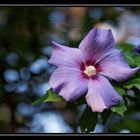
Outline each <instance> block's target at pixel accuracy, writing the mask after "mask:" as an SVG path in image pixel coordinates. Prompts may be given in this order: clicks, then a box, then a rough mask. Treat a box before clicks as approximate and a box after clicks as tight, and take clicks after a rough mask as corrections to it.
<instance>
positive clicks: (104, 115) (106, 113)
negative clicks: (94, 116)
mask: <svg viewBox="0 0 140 140" xmlns="http://www.w3.org/2000/svg"><path fill="white" fill-rule="evenodd" d="M110 114H111V111H110V110H104V112H103V113H101V117H102V124H103V125H104V124H105V123H106V122H107V119H108V118H109V116H110Z"/></svg>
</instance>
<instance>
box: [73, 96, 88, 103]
mask: <svg viewBox="0 0 140 140" xmlns="http://www.w3.org/2000/svg"><path fill="white" fill-rule="evenodd" d="M74 103H75V104H76V105H82V104H86V101H85V96H84V97H80V98H78V99H77V100H76V101H75V102H74Z"/></svg>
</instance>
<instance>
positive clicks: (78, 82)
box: [49, 67, 88, 101]
mask: <svg viewBox="0 0 140 140" xmlns="http://www.w3.org/2000/svg"><path fill="white" fill-rule="evenodd" d="M87 82H88V81H87V79H83V77H82V74H81V71H80V70H78V69H75V68H68V67H60V68H57V69H56V70H55V71H54V73H53V74H52V76H51V77H50V81H49V84H50V86H51V87H52V88H53V89H54V90H55V91H56V92H57V93H59V95H61V96H62V97H63V98H65V99H66V100H67V101H72V100H75V99H77V98H78V97H80V96H82V95H84V94H85V93H86V91H87Z"/></svg>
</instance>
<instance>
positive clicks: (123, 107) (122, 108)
mask: <svg viewBox="0 0 140 140" xmlns="http://www.w3.org/2000/svg"><path fill="white" fill-rule="evenodd" d="M126 110H127V108H126V105H125V102H124V100H123V101H121V102H120V104H118V105H117V106H114V107H111V111H112V112H114V113H117V114H119V115H121V116H124V113H125V112H126Z"/></svg>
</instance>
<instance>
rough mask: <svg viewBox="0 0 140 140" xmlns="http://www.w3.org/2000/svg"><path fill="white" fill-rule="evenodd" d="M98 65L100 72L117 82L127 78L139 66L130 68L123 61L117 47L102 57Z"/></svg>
mask: <svg viewBox="0 0 140 140" xmlns="http://www.w3.org/2000/svg"><path fill="white" fill-rule="evenodd" d="M99 65H100V67H101V69H102V71H101V72H100V74H102V75H104V76H107V77H109V78H111V79H113V80H116V81H118V82H119V81H123V80H127V79H129V78H130V77H131V76H132V75H134V74H135V73H136V72H137V71H138V70H139V67H137V68H130V67H129V66H128V65H127V64H126V62H125V61H124V57H123V55H122V53H121V51H120V50H117V49H115V50H114V51H113V52H112V53H111V54H110V55H109V56H107V57H106V58H104V59H103V60H102V61H101V62H100V63H99Z"/></svg>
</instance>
